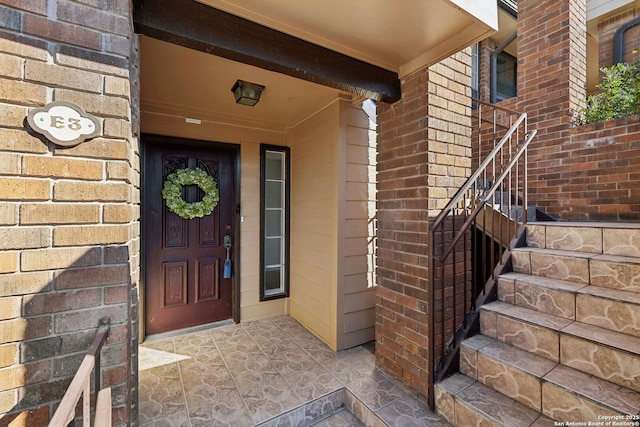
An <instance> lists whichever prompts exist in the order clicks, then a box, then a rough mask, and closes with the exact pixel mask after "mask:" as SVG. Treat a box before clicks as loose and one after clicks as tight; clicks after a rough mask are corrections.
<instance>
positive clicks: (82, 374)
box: [49, 317, 111, 427]
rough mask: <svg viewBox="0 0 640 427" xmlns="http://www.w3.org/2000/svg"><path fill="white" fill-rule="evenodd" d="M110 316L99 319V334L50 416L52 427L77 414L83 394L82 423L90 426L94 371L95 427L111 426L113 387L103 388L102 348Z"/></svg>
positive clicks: (62, 423) (86, 426) (65, 422)
mask: <svg viewBox="0 0 640 427" xmlns="http://www.w3.org/2000/svg"><path fill="white" fill-rule="evenodd" d="M109 327H110V322H109V318H108V317H105V318H103V319H100V324H99V326H98V330H97V331H96V336H95V338H94V339H93V342H92V343H91V346H89V350H87V354H86V355H85V356H84V359H83V360H82V363H81V364H80V367H79V368H78V372H76V375H75V376H74V377H73V380H71V384H69V388H68V389H67V391H66V393H65V394H64V397H63V398H62V400H61V401H60V405H58V408H57V409H56V412H55V413H54V414H53V417H52V418H51V422H50V423H49V427H65V426H67V425H68V424H69V423H70V422H71V421H72V420H73V419H74V418H75V417H76V406H77V404H78V401H79V400H80V396H82V425H83V427H89V426H90V425H91V373H92V372H94V381H93V382H94V386H95V387H94V390H95V395H96V407H95V417H94V424H93V425H94V426H95V427H110V426H111V387H107V388H104V389H100V349H101V348H102V345H103V344H104V342H105V341H106V339H107V337H108V336H109Z"/></svg>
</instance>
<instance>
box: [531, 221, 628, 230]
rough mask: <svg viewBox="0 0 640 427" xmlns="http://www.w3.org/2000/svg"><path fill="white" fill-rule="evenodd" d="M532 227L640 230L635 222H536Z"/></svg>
mask: <svg viewBox="0 0 640 427" xmlns="http://www.w3.org/2000/svg"><path fill="white" fill-rule="evenodd" d="M530 225H537V226H545V227H589V228H629V229H632V228H638V229H640V223H635V222H607V221H575V222H574V221H571V222H564V221H536V222H535V223H533V224H530Z"/></svg>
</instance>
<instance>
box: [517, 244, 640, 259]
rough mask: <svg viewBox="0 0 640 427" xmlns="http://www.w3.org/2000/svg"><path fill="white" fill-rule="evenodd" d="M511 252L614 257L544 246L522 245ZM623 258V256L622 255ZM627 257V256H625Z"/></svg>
mask: <svg viewBox="0 0 640 427" xmlns="http://www.w3.org/2000/svg"><path fill="white" fill-rule="evenodd" d="M511 252H529V253H531V254H542V255H550V256H558V257H566V258H583V259H590V258H595V257H605V256H606V257H614V255H602V254H595V253H589V252H577V251H567V250H562V249H546V248H532V247H529V246H523V247H521V248H514V249H512V250H511ZM622 258H625V257H622ZM626 258H629V257H626Z"/></svg>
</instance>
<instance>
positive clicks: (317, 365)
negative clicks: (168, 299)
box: [139, 316, 448, 427]
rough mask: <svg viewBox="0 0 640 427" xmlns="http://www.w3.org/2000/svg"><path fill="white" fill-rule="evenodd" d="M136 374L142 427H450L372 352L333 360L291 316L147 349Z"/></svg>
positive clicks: (362, 349)
mask: <svg viewBox="0 0 640 427" xmlns="http://www.w3.org/2000/svg"><path fill="white" fill-rule="evenodd" d="M139 369H140V375H139V402H140V425H141V426H154V427H155V426H163V427H164V426H167V427H173V426H179V427H183V426H184V427H196V426H234V427H243V426H254V425H260V426H312V425H315V426H323V427H337V426H360V425H368V426H376V427H377V426H386V425H388V426H416V427H417V426H448V424H447V423H445V422H444V421H443V420H442V419H440V418H439V417H438V416H437V415H434V414H433V413H431V412H429V410H428V408H427V407H426V406H425V405H423V404H422V403H420V402H418V401H417V400H416V399H414V398H413V397H411V395H409V394H408V393H407V392H406V391H405V390H404V389H402V388H401V387H399V386H398V385H396V384H395V383H394V382H393V381H391V380H389V379H388V378H386V377H385V376H384V375H383V374H382V373H381V372H380V371H378V370H377V369H375V367H374V350H373V344H367V345H363V346H359V347H355V348H352V349H349V350H344V351H339V352H337V353H336V352H334V351H332V350H331V349H329V348H328V347H327V346H326V345H325V344H324V343H322V342H321V341H320V340H319V339H318V338H316V337H315V336H314V335H313V334H311V333H310V332H309V331H307V330H306V329H305V328H304V327H303V326H302V325H300V324H299V323H298V322H297V321H295V320H294V319H293V318H291V317H289V316H279V317H275V318H271V319H266V320H259V321H254V322H248V323H243V324H238V325H227V326H222V327H218V328H212V329H208V330H204V331H200V332H195V333H191V334H186V335H181V336H176V337H172V338H164V339H161V340H150V341H147V342H145V343H144V344H142V345H141V346H140V358H139ZM354 414H355V416H354ZM356 417H357V418H356Z"/></svg>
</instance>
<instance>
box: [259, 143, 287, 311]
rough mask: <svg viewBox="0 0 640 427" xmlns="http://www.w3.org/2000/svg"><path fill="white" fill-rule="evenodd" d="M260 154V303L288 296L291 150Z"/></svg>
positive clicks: (264, 147) (264, 150) (272, 149)
mask: <svg viewBox="0 0 640 427" xmlns="http://www.w3.org/2000/svg"><path fill="white" fill-rule="evenodd" d="M260 151H261V153H260V159H261V168H260V175H261V179H260V182H261V198H260V199H261V202H260V204H261V209H260V211H261V213H262V215H261V226H260V235H261V244H260V248H261V250H260V264H261V274H260V283H261V287H260V300H267V299H273V298H280V297H286V296H288V295H289V149H288V148H287V147H279V146H270V145H261V149H260Z"/></svg>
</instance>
